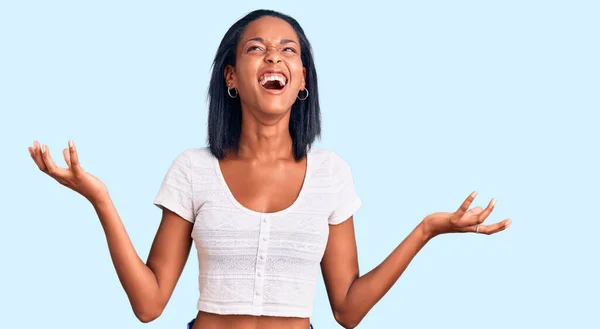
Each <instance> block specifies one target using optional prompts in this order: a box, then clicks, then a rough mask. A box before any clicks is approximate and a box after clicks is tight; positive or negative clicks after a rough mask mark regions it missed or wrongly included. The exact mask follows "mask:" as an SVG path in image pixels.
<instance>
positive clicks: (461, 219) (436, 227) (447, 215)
mask: <svg viewBox="0 0 600 329" xmlns="http://www.w3.org/2000/svg"><path fill="white" fill-rule="evenodd" d="M475 196H477V192H473V193H471V195H469V197H468V198H467V199H466V200H465V201H464V202H463V204H462V205H461V206H460V208H458V210H457V211H455V212H436V213H434V214H431V215H429V216H427V217H425V219H424V220H423V228H424V229H425V232H426V234H427V236H428V237H430V238H433V237H434V236H436V235H440V234H445V233H464V232H474V233H481V234H487V235H490V234H494V233H498V232H500V231H503V230H505V229H507V228H508V227H509V226H510V223H511V220H510V219H505V220H503V221H501V222H498V223H495V224H491V225H483V224H482V223H483V221H485V219H486V218H487V217H488V216H489V215H490V213H491V212H492V210H493V209H494V204H495V203H496V199H492V200H491V201H490V203H489V204H488V206H487V207H486V208H485V209H482V208H481V207H475V208H473V209H469V207H470V206H471V203H473V200H474V199H475Z"/></svg>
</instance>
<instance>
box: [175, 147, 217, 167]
mask: <svg viewBox="0 0 600 329" xmlns="http://www.w3.org/2000/svg"><path fill="white" fill-rule="evenodd" d="M212 159H214V156H213V155H212V154H211V153H210V150H209V149H208V147H197V148H188V149H185V150H183V151H181V152H179V154H178V155H177V156H176V158H175V160H174V162H178V163H182V164H186V165H188V166H190V167H195V166H202V165H203V164H210V163H211V161H212Z"/></svg>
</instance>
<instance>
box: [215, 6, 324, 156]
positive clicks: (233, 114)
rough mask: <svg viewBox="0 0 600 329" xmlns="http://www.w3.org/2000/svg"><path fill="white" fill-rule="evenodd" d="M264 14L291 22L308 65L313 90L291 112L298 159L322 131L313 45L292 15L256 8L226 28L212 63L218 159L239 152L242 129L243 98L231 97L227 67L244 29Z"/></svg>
mask: <svg viewBox="0 0 600 329" xmlns="http://www.w3.org/2000/svg"><path fill="white" fill-rule="evenodd" d="M263 16H273V17H277V18H280V19H283V20H284V21H286V22H287V23H289V24H290V25H291V26H292V28H293V29H294V30H295V31H296V34H297V36H298V39H299V40H300V49H301V50H300V53H301V56H300V58H301V60H302V65H303V66H304V68H305V69H306V78H305V83H306V89H308V91H309V92H310V94H309V97H308V98H307V99H306V100H303V101H301V100H299V99H296V101H295V102H294V104H293V105H292V109H291V113H290V125H289V130H290V135H291V137H292V148H293V153H294V158H295V160H296V161H300V160H301V159H302V158H304V157H305V156H306V153H307V152H308V150H309V149H310V147H311V145H312V143H313V142H314V141H315V139H316V138H319V137H320V135H321V112H320V108H319V90H318V84H317V71H316V70H315V64H314V60H313V54H312V48H311V46H310V43H309V42H308V39H307V38H306V35H305V34H304V30H303V29H302V27H301V26H300V24H298V22H297V21H296V20H295V19H294V18H292V17H290V16H287V15H285V14H282V13H279V12H276V11H273V10H263V9H261V10H255V11H253V12H251V13H249V14H247V15H246V16H244V17H243V18H241V19H240V20H238V21H237V22H235V24H233V25H232V26H231V27H230V28H229V30H227V33H225V36H224V37H223V39H222V40H221V44H220V45H219V48H218V49H217V53H216V55H215V59H214V61H213V65H212V74H211V79H210V85H209V88H208V103H209V105H208V144H209V148H210V152H211V153H212V154H213V155H214V156H215V157H217V158H218V159H222V158H223V157H224V156H225V152H226V151H233V152H235V153H237V152H238V150H239V143H240V135H241V129H242V106H241V102H240V99H239V97H236V98H231V97H230V96H229V95H228V90H227V87H226V81H225V73H224V72H225V67H226V66H227V65H231V66H233V67H235V64H236V49H237V46H238V43H239V41H240V39H241V37H242V34H243V33H244V30H245V29H246V27H247V26H248V24H250V23H251V22H253V21H255V20H257V19H259V18H261V17H263Z"/></svg>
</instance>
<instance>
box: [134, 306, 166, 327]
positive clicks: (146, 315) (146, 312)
mask: <svg viewBox="0 0 600 329" xmlns="http://www.w3.org/2000/svg"><path fill="white" fill-rule="evenodd" d="M133 313H134V314H135V317H136V318H137V319H138V320H140V322H142V323H149V322H152V321H154V320H156V319H157V318H158V317H159V316H160V315H161V314H162V309H159V308H155V309H138V310H136V309H134V310H133Z"/></svg>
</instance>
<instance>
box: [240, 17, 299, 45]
mask: <svg viewBox="0 0 600 329" xmlns="http://www.w3.org/2000/svg"><path fill="white" fill-rule="evenodd" d="M251 38H262V39H264V40H265V41H266V42H268V41H269V40H270V41H279V40H281V39H289V40H294V41H296V42H298V36H297V35H296V31H294V28H293V27H292V26H291V25H290V24H289V23H288V22H286V21H284V20H283V19H281V18H277V17H272V16H263V17H261V18H259V19H257V20H254V21H252V22H250V24H248V26H247V27H246V30H245V31H244V33H243V34H242V40H241V41H242V42H245V41H246V40H248V39H251Z"/></svg>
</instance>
